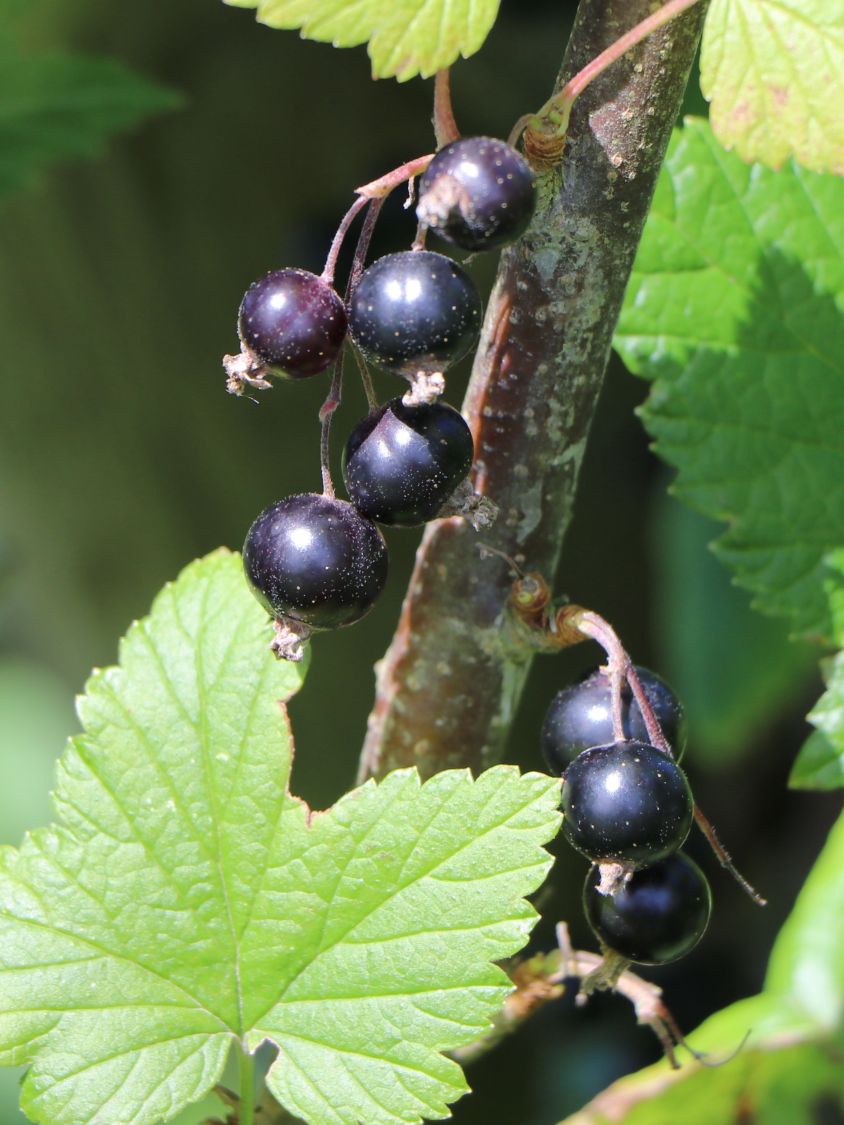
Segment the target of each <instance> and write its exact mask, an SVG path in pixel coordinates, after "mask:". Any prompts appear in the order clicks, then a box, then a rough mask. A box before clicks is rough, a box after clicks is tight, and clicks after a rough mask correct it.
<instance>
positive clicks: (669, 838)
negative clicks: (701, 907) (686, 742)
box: [562, 742, 694, 867]
mask: <svg viewBox="0 0 844 1125" xmlns="http://www.w3.org/2000/svg"><path fill="white" fill-rule="evenodd" d="M562 809H563V833H564V834H565V836H566V838H567V839H568V841H569V843H571V844H573V845H574V847H575V848H577V850H578V851H581V852H583V854H584V855H587V856H588V857H589V858H590V859H591V860H592V861H593V863H624V864H628V865H633V866H636V867H644V866H646V865H647V864H650V863H656V862H657V860H660V859H664V858H665V857H666V856H667V855H670V854H671V852H674V851H676V850H677V849H678V848H679V847H680V845H681V844H682V843H683V841H684V840H685V838H686V837H687V836H688V834H689V829H690V828H691V826H692V817H693V809H694V801H693V800H692V793H691V790H690V789H689V783H688V781H687V780H686V775H685V774H684V773H683V771H682V770H681V769H680V767H679V766H678V765H677V764H676V762H674V761H673V760H672V759H671V758H669V757H668V755H667V754H663V752H662V751H661V750H657V748H656V747H655V746H649V745H648V744H647V743H645V742H614V743H611V744H610V745H608V746H594V747H592V749H590V750H584V751H583V752H582V753H581V754H578V756H577V757H576V758H575V759H574V761H573V762H572V763H571V765H570V766H569V767H568V769H567V770H566V772H565V773H564V774H563V798H562Z"/></svg>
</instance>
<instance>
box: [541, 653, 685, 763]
mask: <svg viewBox="0 0 844 1125" xmlns="http://www.w3.org/2000/svg"><path fill="white" fill-rule="evenodd" d="M636 672H637V673H638V675H639V679H640V681H641V683H642V687H643V688H644V689H645V695H646V696H647V697H648V702H649V703H650V705H651V707H652V708H653V712H654V715H655V716H656V719H657V722H658V723H659V725H660V727H661V728H662V733H663V734H664V735H665V737H666V739H667V741H668V744H669V746H670V747H671V749H672V750H673V751H674V757H675V759H677V760H679V759H680V757H681V755H682V753H683V750H684V748H685V745H686V720H685V715H684V713H683V707H682V704H681V703H680V701H679V700H678V699H677V696H676V695H675V694H674V692H673V691H672V690H671V688H670V687H669V686H668V684H666V683H665V681H664V680H661V679H660V678H659V676H657V675H656V673H655V672H650V671H648V669H647V668H640V667H639V666H638V665H636ZM621 708H622V719H623V726H624V734H625V736H626V737H627V738H629V739H633V740H635V741H637V742H647V741H648V731H647V727H646V726H645V720H644V719H643V718H642V712H641V711H640V710H639V704H638V703H637V702H636V700H635V699H634V698H633V693H632V692H631V690H630V688H629V687H628V685H627V684H626V683H625V684H624V685H623V687H622V692H621ZM540 738H541V745H542V753H543V755H544V756H545V761H546V762H547V763H548V769H549V770H550V772H551V773H555V774H560V773H562V772H563V770H564V769H565V768H566V767H567V766H568V764H569V762H572V761H574V759H575V758H576V757H577V755H578V754H580V753H581V752H582V751H583V750H588V749H589V748H590V746H605V745H606V744H607V743H609V742H612V741H613V729H612V701H611V698H610V681H609V677H608V676H607V674H606V672H604V670H603V669H601V668H596V669H595V670H594V671H593V672H590V673H588V674H587V675H586V676H585V677H584V678H583V679H582V680H580V681H579V682H578V683H576V684H571V685H570V686H569V687H566V688H563V690H562V691H559V692H557V694H556V695H555V696H554V698H553V700H552V701H551V706H550V707H549V708H548V710H547V712H546V714H545V721H544V723H543V724H542V734H541V736H540Z"/></svg>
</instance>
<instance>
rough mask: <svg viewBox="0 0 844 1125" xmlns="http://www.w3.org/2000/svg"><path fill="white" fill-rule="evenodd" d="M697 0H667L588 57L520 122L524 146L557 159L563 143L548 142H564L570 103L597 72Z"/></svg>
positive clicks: (591, 80)
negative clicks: (595, 53) (579, 67)
mask: <svg viewBox="0 0 844 1125" xmlns="http://www.w3.org/2000/svg"><path fill="white" fill-rule="evenodd" d="M699 2H700V0H668V3H667V4H663V5H662V7H661V8H658V9H657V10H656V11H655V12H652V13H651V14H650V15H649V16H647V17H646V18H645V19H643V20H642V21H641V22H640V23H637V24H636V26H635V27H632V28H631V29H630V30H629V31H627V32H625V33H624V35H622V36H620V37H619V38H618V39H616V41H615V42H614V43H611V44H610V46H609V47H607V48H606V50H604V51H601V53H600V54H599V55H597V56H596V57H595V58H594V59H591V60H590V61H589V62H588V63H587V64H586V66H584V67H583V68H582V70H579V71H578V72H577V74H575V75H574V77H572V78H570V79H569V81H568V82H567V83H566V84H565V86H563V88H562V89H561V90H560V91H559V92H558V93H556V94H554V95H553V97H550V98H549V99H548V101H547V102H545V104H544V105H543V106H542V108H541V109H539V110H538V111H537V113H535V114H534V115H532V116H531V117H529V118H528V119H527V121H525V122H524V124H523V125H521V129H520V132H521V131H525V132H526V133H528V134H529V136H526V138H525V145H526V148H528V149H531V150H533V151H534V152H536V151H543V150H547V151H548V152H549V155H553V154H554V153H556V157H557V158H559V155H560V154H561V153H562V143H560V144H558V145H557V146H551V147H550V148H549V141H551V140H558V141H559V142H563V141H564V140H565V136H566V132H567V130H568V124H569V117H570V116H571V110H572V106H573V105H574V103H575V102H576V101H577V99H578V98H579V97H580V95H581V94H582V93H583V91H584V90H585V89H586V88H587V87H588V86H589V85H590V84H591V83H592V82H594V81H595V79H596V78H597V77H598V75H599V74H603V73H604V71H605V70H606V69H607V67H609V66H611V65H612V64H613V63H614V62H616V61H617V60H618V59H620V58H621V57H622V56H623V55H626V54H627V52H628V51H629V50H631V49H632V48H633V47H635V46H637V45H638V44H639V43H641V42H642V40H643V39H647V37H648V36H649V35H652V34H653V33H654V32H655V31H658V30H659V28H661V27H664V26H665V24H667V23H670V21H671V20H673V19H675V18H676V17H677V16H679V15H680V14H681V13H683V12H685V11H686V10H687V9H688V8H692V7H694V5H695V4H697V3H699ZM521 121H524V119H523V118H522V119H520V121H519V122H517V126H516V127H518V126H519V125H520V124H521ZM514 129H515V127H514Z"/></svg>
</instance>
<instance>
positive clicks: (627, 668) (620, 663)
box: [573, 609, 674, 758]
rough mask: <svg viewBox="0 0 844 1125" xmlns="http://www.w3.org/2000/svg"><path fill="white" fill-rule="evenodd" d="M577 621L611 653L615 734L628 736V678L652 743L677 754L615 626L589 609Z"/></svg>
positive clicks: (609, 659) (665, 752) (608, 663)
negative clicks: (623, 694) (625, 698)
mask: <svg viewBox="0 0 844 1125" xmlns="http://www.w3.org/2000/svg"><path fill="white" fill-rule="evenodd" d="M573 624H574V625H575V627H576V628H577V630H578V631H579V632H581V633H583V635H584V636H585V637H591V638H592V640H593V641H597V642H598V644H599V645H601V647H602V648H603V649H604V651H605V652H606V654H607V672H608V675H609V679H610V692H611V700H612V723H613V738H615V739H616V741H619V742H621V741H623V740H624V739H625V737H626V735H625V734H624V724H623V721H622V701H621V691H622V686H623V682H624V680H626V681H627V683H628V684H629V685H630V690H631V691H632V692H633V696H634V698H635V700H636V702H637V704H638V705H639V710H640V711H641V713H642V718H643V719H644V722H645V729H646V730H647V732H648V741H649V742H650V744H651V746H655V747H656V748H657V749H658V750H661V751H662V752H663V753H664V754H667V755H668V757H669V758H673V757H674V755H673V753H672V750H671V747H670V746H669V744H668V740H667V739H666V737H665V735H664V734H663V733H662V727H661V726H660V725H659V720H658V719H657V717H656V715H655V714H654V711H653V708H652V707H651V704H650V700H649V699H648V697H647V695H646V694H645V690H644V688H643V687H642V683H641V681H640V679H639V676H638V673H637V672H636V669H635V667H634V665H633V661H632V660H631V659H630V657H629V656H628V654H627V652H626V650H625V648H624V646H623V645H622V643H621V641H620V640H619V637H618V634H617V633H616V631H615V629H613V627H612V625H610V623H609V622H608V621H605V620H604V618H603V617H601V616H600V615H599V614H597V613H593V612H592V611H591V610H588V609H586V610H582V611H581V612H580V613H578V614H577V616H576V617H575V618H574V621H573Z"/></svg>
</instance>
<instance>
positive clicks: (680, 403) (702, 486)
mask: <svg viewBox="0 0 844 1125" xmlns="http://www.w3.org/2000/svg"><path fill="white" fill-rule="evenodd" d="M842 250H844V181H842V180H841V179H838V178H835V177H831V176H826V177H825V176H816V175H814V174H813V173H810V172H805V171H803V170H801V169H800V168H799V167H796V166H792V167H790V168H789V169H786V170H783V171H781V172H778V173H775V172H771V171H769V170H768V169H765V168H761V167H758V166H757V167H754V168H749V167H747V166H746V165H745V164H743V163H742V162H741V161H740V160H739V159H738V158H737V157H735V156H732V155H730V154H728V153H725V152H724V151H723V149H722V148H721V147H720V145H718V143H717V142H716V141H715V139H714V137H713V136H712V133H711V131H710V129H709V126H708V125H707V124H706V122H703V121H696V120H691V121H689V122H687V124H686V127H685V129H683V130H682V131H681V132H679V133H678V134H676V135H675V137H674V139H673V142H672V145H671V147H670V150H669V153H668V157H667V161H666V165H665V168H664V170H663V173H662V176H661V178H660V181H659V184H658V187H657V192H656V196H655V199H654V205H653V209H652V212H651V214H650V216H649V218H648V223H647V226H646V229H645V234H644V237H643V240H642V244H641V247H640V250H639V254H638V256H637V259H636V263H635V266H634V270H633V274H632V277H631V280H630V284H629V286H628V290H627V294H626V298H625V304H624V308H623V311H622V315H621V320H620V322H619V326H618V330H617V333H616V346H617V348H618V350H619V351H620V353H621V355H622V357H623V358H624V360H625V362H626V363H627V365H628V367H629V368H630V370H631V371H633V372H635V373H636V374H639V375H643V376H644V377H646V378H648V379H651V380H652V381H653V387H652V390H651V394H650V397H649V399H648V402H647V404H646V406H645V408H644V409H643V411H642V416H643V418H644V421H645V424H646V426H647V428H648V430H649V432H650V433H651V435H652V436H653V438H654V441H655V445H656V449H657V451H658V452H659V453H660V454H661V455H662V456H663V457H664V458H665V459H666V460H667V461H669V462H670V463H671V464H672V465H675V466H676V467H677V470H678V474H677V480H676V485H675V489H676V492H677V494H678V495H679V496H680V497H681V499H683V500H685V501H686V502H687V503H689V504H690V505H691V506H692V507H694V508H696V509H698V510H699V511H701V512H703V513H704V514H705V515H708V516H710V517H712V518H714V519H719V520H723V521H726V522H727V524H728V529H727V531H726V532H725V534H723V535H722V536H721V538H720V539H719V540H718V541H717V542H716V543H715V544H714V549H715V551H716V553H717V554H718V555H719V556H720V558H721V559H722V560H723V561H724V562H726V563H727V564H728V565H729V566H730V567H731V568H732V569H733V571H734V573H735V577H736V580H737V581H738V582H739V584H740V585H742V586H744V587H746V588H747V589H749V590H750V591H751V592H752V593H753V594H754V604H755V606H756V607H757V608H761V609H763V610H765V611H767V612H769V613H772V614H778V615H782V616H784V617H785V618H786V619H787V621H788V623H789V625H790V627H791V629H792V630H794V631H796V632H798V633H804V634H816V635H822V636H825V637H830V636H831V635H832V633H833V625H832V621H831V614H830V608H829V599H828V595H827V591H826V586H827V584H828V583H829V581H830V580H831V579H832V578H833V572H832V569H831V568H830V566H829V564H828V562H827V561H826V556H827V555H828V554H829V552H831V551H832V550H834V549H836V548H838V547H841V546H842V545H844V395H843V394H842V393H841V388H842V380H844V316H842V310H844V254H842Z"/></svg>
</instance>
